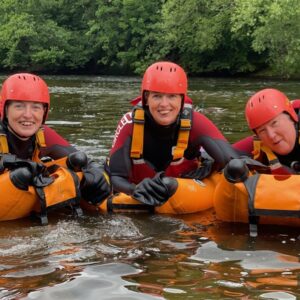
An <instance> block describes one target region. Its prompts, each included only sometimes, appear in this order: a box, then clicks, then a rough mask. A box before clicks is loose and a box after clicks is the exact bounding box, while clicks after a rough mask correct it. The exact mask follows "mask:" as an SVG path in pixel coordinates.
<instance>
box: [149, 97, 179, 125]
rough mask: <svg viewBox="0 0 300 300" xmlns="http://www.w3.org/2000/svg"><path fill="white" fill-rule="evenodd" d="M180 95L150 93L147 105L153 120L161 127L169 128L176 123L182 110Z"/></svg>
mask: <svg viewBox="0 0 300 300" xmlns="http://www.w3.org/2000/svg"><path fill="white" fill-rule="evenodd" d="M181 104H182V96H181V95H180V94H165V93H158V92H149V95H148V98H147V104H146V105H148V106H149V111H150V113H151V115H152V117H153V119H154V120H155V121H156V123H158V124H159V125H163V126H167V125H170V124H172V123H174V122H175V121H176V119H177V116H178V114H179V112H180V110H181Z"/></svg>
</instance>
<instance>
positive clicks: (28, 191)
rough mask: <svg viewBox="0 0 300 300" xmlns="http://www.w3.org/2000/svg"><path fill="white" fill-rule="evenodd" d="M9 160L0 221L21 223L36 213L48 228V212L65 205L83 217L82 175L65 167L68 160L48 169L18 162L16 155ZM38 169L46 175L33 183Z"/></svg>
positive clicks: (1, 185) (0, 178)
mask: <svg viewBox="0 0 300 300" xmlns="http://www.w3.org/2000/svg"><path fill="white" fill-rule="evenodd" d="M7 158H8V159H9V160H10V161H9V162H7V161H6V162H5V164H10V165H11V166H12V167H11V169H10V170H9V169H5V170H4V172H3V171H2V172H3V173H2V174H1V175H0V189H1V209H0V221H8V220H15V219H20V218H24V217H27V216H29V215H31V214H32V213H34V214H36V215H37V216H38V217H39V218H40V219H41V222H42V224H47V223H48V219H47V211H48V210H49V209H53V208H54V207H58V206H65V205H69V206H71V207H72V208H73V210H74V211H75V213H77V214H78V215H81V214H82V211H81V208H80V190H79V186H80V180H81V178H82V173H81V172H76V173H75V172H74V171H72V170H70V169H69V168H66V167H64V166H63V164H64V163H65V160H66V158H64V159H63V160H57V161H52V162H51V163H48V164H46V165H43V164H41V163H36V162H32V161H31V162H30V161H25V160H19V159H17V158H15V157H14V156H13V155H9V156H7ZM2 160H3V156H2ZM2 165H3V162H2ZM46 166H47V167H46ZM37 168H39V169H40V168H42V169H44V171H42V172H39V174H38V175H36V176H35V177H34V179H32V178H33V177H32V175H33V173H36V172H37ZM45 171H47V175H46V173H45ZM32 180H33V181H34V182H33V184H32ZM29 182H30V183H29ZM58 195H59V196H58Z"/></svg>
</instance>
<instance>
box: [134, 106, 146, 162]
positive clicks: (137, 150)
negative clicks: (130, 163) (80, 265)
mask: <svg viewBox="0 0 300 300" xmlns="http://www.w3.org/2000/svg"><path fill="white" fill-rule="evenodd" d="M144 124H145V112H144V110H143V109H136V110H135V111H134V112H133V133H132V142H131V150H130V157H131V158H140V157H141V156H142V154H143V146H144Z"/></svg>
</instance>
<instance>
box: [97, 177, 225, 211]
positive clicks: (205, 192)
mask: <svg viewBox="0 0 300 300" xmlns="http://www.w3.org/2000/svg"><path fill="white" fill-rule="evenodd" d="M220 177H221V174H220V173H214V174H212V175H211V176H209V177H208V178H205V179H204V180H202V181H200V180H195V179H183V178H177V179H176V180H177V182H178V188H177V190H176V192H175V194H174V195H173V196H172V197H170V199H169V200H168V201H167V202H165V203H164V204H163V205H161V206H155V207H154V206H149V205H145V204H143V203H141V202H139V201H137V200H135V199H133V198H132V197H131V196H129V195H126V194H123V193H120V194H114V195H111V196H110V197H109V198H107V199H106V200H105V201H104V202H103V203H101V205H100V206H99V207H98V210H99V211H100V212H141V211H145V212H155V213H162V214H189V213H196V212H200V211H204V210H207V209H209V208H212V206H213V195H214V191H215V187H216V185H217V183H218V181H219V178H220Z"/></svg>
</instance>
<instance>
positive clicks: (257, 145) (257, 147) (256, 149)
mask: <svg viewBox="0 0 300 300" xmlns="http://www.w3.org/2000/svg"><path fill="white" fill-rule="evenodd" d="M260 151H261V140H260V139H259V138H258V137H257V136H254V137H253V151H252V154H253V158H254V159H258V158H259V157H260Z"/></svg>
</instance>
